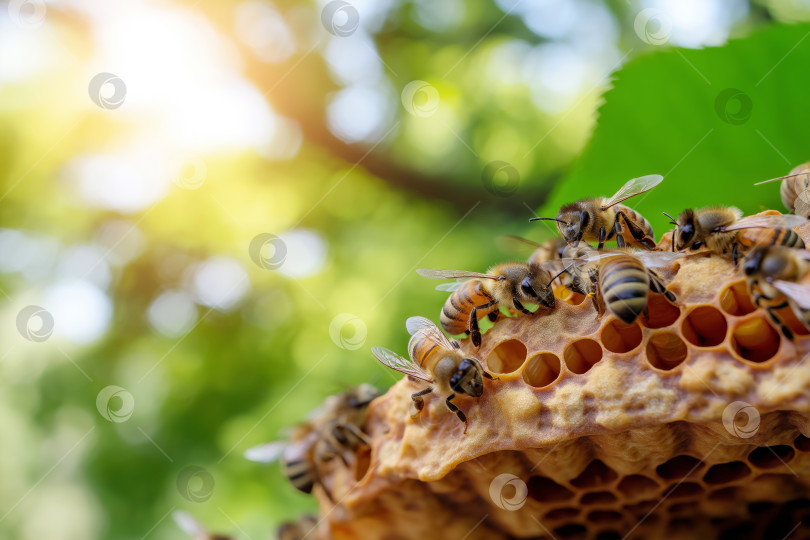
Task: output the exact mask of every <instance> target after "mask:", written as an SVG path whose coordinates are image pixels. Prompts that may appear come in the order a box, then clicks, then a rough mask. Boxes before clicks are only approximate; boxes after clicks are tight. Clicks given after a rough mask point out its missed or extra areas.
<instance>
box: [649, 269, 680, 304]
mask: <svg viewBox="0 0 810 540" xmlns="http://www.w3.org/2000/svg"><path fill="white" fill-rule="evenodd" d="M647 274H648V275H649V276H650V290H651V291H652V292H654V293H658V294H663V295H664V296H665V297H666V299H667V300H669V301H670V302H672V303H673V304H674V303H675V302H676V301H677V300H678V299H677V298H676V297H675V295H674V294H672V293H671V292H669V291H668V290H667V287H666V285H664V282H663V281H662V280H661V277H660V276H659V275H658V274H656V273H655V272H653V271H652V270H647Z"/></svg>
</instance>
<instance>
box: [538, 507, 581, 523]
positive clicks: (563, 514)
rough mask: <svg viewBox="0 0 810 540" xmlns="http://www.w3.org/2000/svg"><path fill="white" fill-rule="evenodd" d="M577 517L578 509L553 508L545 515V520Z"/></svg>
mask: <svg viewBox="0 0 810 540" xmlns="http://www.w3.org/2000/svg"><path fill="white" fill-rule="evenodd" d="M578 515H579V508H555V509H554V510H550V511H549V512H548V513H547V514H546V516H545V517H546V519H551V520H560V519H572V518H575V517H577V516H578Z"/></svg>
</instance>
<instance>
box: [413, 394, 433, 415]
mask: <svg viewBox="0 0 810 540" xmlns="http://www.w3.org/2000/svg"><path fill="white" fill-rule="evenodd" d="M431 392H433V388H432V387H427V388H425V389H424V390H420V391H419V392H414V393H413V394H411V399H412V400H413V405H414V407H416V412H415V413H414V414H412V415H411V417H412V418H413V417H414V416H416V415H417V414H419V413H420V412H422V409H424V408H425V400H424V398H422V396H424V395H426V394H429V393H431Z"/></svg>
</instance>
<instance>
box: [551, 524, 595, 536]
mask: <svg viewBox="0 0 810 540" xmlns="http://www.w3.org/2000/svg"><path fill="white" fill-rule="evenodd" d="M554 534H556V535H557V536H558V537H559V538H585V537H586V534H587V529H586V528H585V526H584V525H581V524H579V523H569V524H568V525H563V526H562V527H557V528H556V529H554Z"/></svg>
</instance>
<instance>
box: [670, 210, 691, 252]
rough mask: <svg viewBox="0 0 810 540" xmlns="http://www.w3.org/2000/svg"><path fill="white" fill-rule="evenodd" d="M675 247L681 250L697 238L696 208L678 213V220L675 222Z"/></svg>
mask: <svg viewBox="0 0 810 540" xmlns="http://www.w3.org/2000/svg"><path fill="white" fill-rule="evenodd" d="M673 234H674V240H675V249H677V250H678V251H681V250H683V249H686V248H687V247H688V246H689V245H691V244H692V240H694V238H695V212H694V210H692V209H691V208H690V209H687V210H684V211H683V212H681V213H680V214H679V215H678V221H677V222H676V223H675V232H674V233H673Z"/></svg>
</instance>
